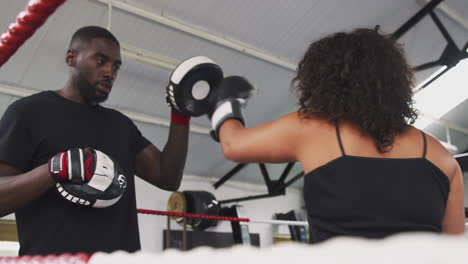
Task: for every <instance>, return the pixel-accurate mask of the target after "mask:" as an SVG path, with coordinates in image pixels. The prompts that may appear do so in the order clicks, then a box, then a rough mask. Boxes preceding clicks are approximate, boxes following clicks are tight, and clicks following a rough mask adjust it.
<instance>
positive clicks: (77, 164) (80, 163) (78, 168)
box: [49, 148, 96, 183]
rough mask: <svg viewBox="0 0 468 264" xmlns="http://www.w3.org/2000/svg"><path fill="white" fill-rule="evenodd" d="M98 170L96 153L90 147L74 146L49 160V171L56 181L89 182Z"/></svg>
mask: <svg viewBox="0 0 468 264" xmlns="http://www.w3.org/2000/svg"><path fill="white" fill-rule="evenodd" d="M95 170H96V155H95V152H94V150H93V149H90V148H85V149H81V148H72V149H70V150H68V151H66V152H60V153H58V154H57V155H55V156H53V157H52V158H51V159H50V160H49V173H50V175H51V176H52V178H54V180H55V181H57V182H59V181H70V182H73V183H82V182H89V181H90V180H91V178H92V177H93V174H94V171H95Z"/></svg>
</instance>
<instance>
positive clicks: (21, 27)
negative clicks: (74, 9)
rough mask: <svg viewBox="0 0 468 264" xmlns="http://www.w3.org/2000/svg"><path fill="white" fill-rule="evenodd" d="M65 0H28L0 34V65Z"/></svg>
mask: <svg viewBox="0 0 468 264" xmlns="http://www.w3.org/2000/svg"><path fill="white" fill-rule="evenodd" d="M64 2H65V0H30V1H29V2H28V5H27V6H26V8H25V9H24V10H23V11H21V12H20V13H19V14H18V16H17V17H16V20H15V21H14V22H12V23H11V24H10V25H9V26H8V30H7V31H5V32H4V33H3V34H2V35H1V36H0V67H1V66H2V65H3V64H5V62H7V61H8V59H10V57H11V56H13V54H15V52H16V51H17V50H18V49H19V47H21V45H23V43H24V42H25V41H26V40H27V39H28V38H30V37H31V36H32V35H33V34H34V32H36V30H37V29H38V28H39V27H40V26H42V24H44V22H45V21H46V20H47V18H48V17H49V16H50V15H51V14H52V13H53V12H54V11H55V10H56V9H57V8H58V7H59V6H60V5H61V4H63V3H64Z"/></svg>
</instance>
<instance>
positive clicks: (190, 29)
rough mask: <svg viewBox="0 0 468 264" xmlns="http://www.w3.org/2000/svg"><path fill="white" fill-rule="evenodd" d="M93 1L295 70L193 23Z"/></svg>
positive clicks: (116, 0) (112, 0) (107, 0)
mask: <svg viewBox="0 0 468 264" xmlns="http://www.w3.org/2000/svg"><path fill="white" fill-rule="evenodd" d="M94 1H97V2H99V3H102V4H105V5H111V6H112V7H116V8H118V9H121V10H123V11H125V12H128V13H131V14H133V15H136V16H139V17H142V18H145V19H148V20H151V21H153V22H156V23H158V24H161V25H164V26H167V27H170V28H172V29H175V30H178V31H180V32H184V33H187V34H190V35H192V36H195V37H198V38H201V39H204V40H207V41H210V42H212V43H215V44H218V45H220V46H223V47H226V48H229V49H232V50H235V51H238V52H240V53H243V54H246V55H249V56H251V57H254V58H257V59H260V60H263V61H266V62H269V63H271V64H274V65H277V66H280V67H282V68H284V69H288V70H292V71H296V68H297V64H295V63H293V62H290V61H287V60H285V59H283V58H281V57H280V56H275V55H271V54H268V53H266V52H264V51H261V50H260V49H257V48H255V47H252V46H251V45H247V44H245V43H242V42H239V41H232V40H229V39H228V38H227V37H226V36H218V35H215V34H213V33H210V32H208V31H206V30H201V29H200V27H196V26H195V25H192V24H188V23H183V22H181V21H176V20H175V19H174V18H168V17H166V16H163V15H159V14H156V13H155V12H152V11H150V10H147V9H143V8H141V7H137V6H135V5H132V4H130V3H127V2H124V1H120V0H94Z"/></svg>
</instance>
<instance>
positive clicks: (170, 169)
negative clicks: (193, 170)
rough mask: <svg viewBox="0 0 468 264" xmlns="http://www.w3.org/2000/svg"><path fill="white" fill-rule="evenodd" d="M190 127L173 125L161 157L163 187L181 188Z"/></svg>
mask: <svg viewBox="0 0 468 264" xmlns="http://www.w3.org/2000/svg"><path fill="white" fill-rule="evenodd" d="M188 135H189V126H187V125H179V124H175V123H171V127H170V132H169V138H168V141H167V143H166V146H165V147H164V150H163V153H162V156H161V165H162V166H161V173H162V176H163V177H162V178H163V179H164V183H163V185H164V186H166V187H167V188H169V189H171V190H177V189H178V188H179V186H180V182H181V180H182V176H183V173H184V167H185V161H186V159H187V150H188Z"/></svg>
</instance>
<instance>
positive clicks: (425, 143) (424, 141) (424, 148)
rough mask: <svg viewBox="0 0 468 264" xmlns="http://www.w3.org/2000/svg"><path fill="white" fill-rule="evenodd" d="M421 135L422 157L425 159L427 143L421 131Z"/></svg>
mask: <svg viewBox="0 0 468 264" xmlns="http://www.w3.org/2000/svg"><path fill="white" fill-rule="evenodd" d="M421 134H422V136H423V143H424V146H423V154H422V157H423V158H424V159H425V158H426V152H427V141H426V134H425V133H424V132H423V131H422V130H421Z"/></svg>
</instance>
